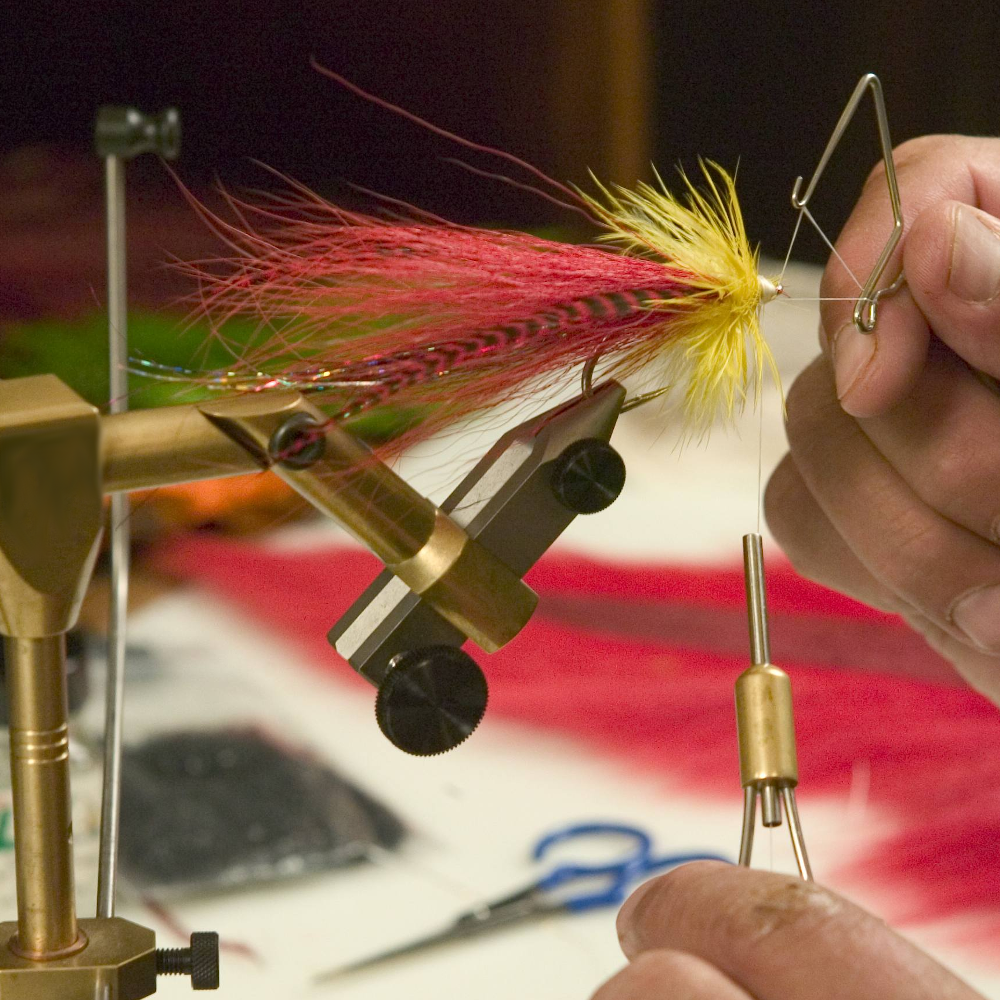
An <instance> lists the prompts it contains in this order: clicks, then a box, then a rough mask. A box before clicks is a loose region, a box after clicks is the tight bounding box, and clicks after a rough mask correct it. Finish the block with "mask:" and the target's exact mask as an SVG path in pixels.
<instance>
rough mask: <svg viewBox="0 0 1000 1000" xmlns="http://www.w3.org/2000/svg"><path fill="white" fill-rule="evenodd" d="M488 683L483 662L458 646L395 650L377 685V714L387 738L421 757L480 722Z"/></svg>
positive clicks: (439, 750)
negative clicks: (387, 669)
mask: <svg viewBox="0 0 1000 1000" xmlns="http://www.w3.org/2000/svg"><path fill="white" fill-rule="evenodd" d="M488 698H489V689H488V688H487V686H486V678H485V677H484V676H483V672H482V670H480V669H479V664H478V663H476V661H475V660H474V659H473V658H472V657H471V656H469V654H468V653H465V652H463V651H462V650H461V649H458V648H456V647H455V646H424V647H423V648H421V649H411V650H410V651H409V652H406V653H401V654H400V655H399V656H397V657H396V658H395V660H394V662H393V664H392V666H391V667H390V668H389V672H388V673H387V674H386V676H385V678H384V679H383V681H382V683H381V684H380V685H379V689H378V697H377V698H376V699H375V718H376V719H377V720H378V725H379V729H381V730H382V732H383V733H384V734H385V736H386V738H387V739H388V740H389V741H390V742H391V743H393V744H394V745H395V746H397V747H399V749H400V750H405V751H406V753H411V754H414V755H416V756H418V757H430V756H433V755H434V754H439V753H444V752H445V751H446V750H451V749H453V748H454V747H457V746H458V745H459V743H461V742H462V741H463V740H465V738H466V737H467V736H468V735H469V734H470V733H471V732H472V731H473V730H474V729H475V728H476V726H478V725H479V723H480V720H481V719H482V717H483V715H484V714H485V712H486V702H487V699H488Z"/></svg>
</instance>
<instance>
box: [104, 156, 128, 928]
mask: <svg viewBox="0 0 1000 1000" xmlns="http://www.w3.org/2000/svg"><path fill="white" fill-rule="evenodd" d="M105 183H106V194H107V247H108V357H109V367H110V371H109V375H110V388H111V392H110V403H109V410H110V412H111V413H122V412H124V410H125V409H126V408H127V405H128V373H127V370H126V364H127V362H128V311H127V310H128V300H127V293H126V255H125V161H124V160H123V159H122V158H120V157H118V156H108V157H107V158H106V159H105ZM110 516H111V531H110V535H111V611H110V617H109V621H108V666H107V684H106V688H105V718H104V788H103V794H102V798H101V839H100V849H99V856H98V868H97V916H98V917H113V916H114V915H115V887H116V881H117V875H118V832H119V822H120V820H119V817H120V810H121V766H122V712H123V708H124V693H125V622H126V617H127V608H128V573H129V546H130V531H129V498H128V494H127V493H115V494H113V495H112V497H111V515H110Z"/></svg>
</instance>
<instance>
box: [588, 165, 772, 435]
mask: <svg viewBox="0 0 1000 1000" xmlns="http://www.w3.org/2000/svg"><path fill="white" fill-rule="evenodd" d="M699 165H700V167H701V171H702V174H703V175H704V181H705V189H704V190H701V189H699V188H698V187H696V186H695V185H694V184H693V183H692V182H691V180H690V179H689V178H688V177H687V175H686V174H684V173H683V171H682V172H681V181H682V185H683V187H682V194H681V195H680V196H677V195H674V194H672V193H671V192H670V191H669V190H668V189H667V187H666V185H665V184H664V183H663V180H662V179H661V178H660V176H659V174H657V175H656V186H654V185H651V184H646V183H640V184H639V185H638V187H637V188H636V189H635V190H630V189H627V188H623V187H618V186H615V187H613V188H608V187H606V186H604V185H603V184H601V183H600V182H599V181H598V182H596V183H597V186H598V188H599V190H600V197H596V198H595V197H592V196H590V195H587V194H585V193H583V192H581V194H582V196H583V197H584V198H585V200H586V201H587V203H588V205H589V206H590V208H591V209H592V210H593V211H594V212H595V213H596V214H597V215H598V216H599V217H600V219H601V221H602V222H603V223H604V224H605V226H606V227H607V231H606V232H605V233H604V234H603V235H602V236H601V239H602V240H605V241H608V242H613V243H616V244H617V245H618V246H620V247H621V248H622V249H623V250H624V251H625V252H626V253H630V254H641V255H643V256H645V257H650V258H652V259H654V260H662V261H663V264H664V266H665V268H666V269H667V270H668V271H669V272H670V274H671V276H673V277H676V278H677V280H678V281H680V282H681V283H682V284H683V285H684V286H685V288H686V290H685V291H684V292H683V294H678V295H677V296H676V297H671V298H669V299H663V300H658V301H656V302H651V303H650V306H651V307H652V308H662V309H664V310H668V311H669V315H668V316H665V317H664V334H665V335H664V337H663V338H662V339H660V338H652V339H651V340H650V341H648V342H647V343H646V344H644V345H643V347H642V348H641V350H642V352H643V355H644V356H643V357H642V358H631V359H630V361H633V362H638V363H639V364H641V365H642V366H643V367H645V366H647V365H649V366H658V367H659V368H660V370H661V372H662V373H663V377H665V380H666V381H665V383H663V384H662V385H661V387H660V388H658V389H657V390H655V391H654V392H653V393H649V394H648V396H650V397H652V396H653V395H659V394H660V393H664V392H667V391H668V390H669V389H670V388H671V387H673V386H684V402H683V409H684V422H685V426H686V430H687V432H688V433H690V434H693V435H695V436H698V435H701V434H704V433H705V432H706V431H707V430H708V428H709V427H710V426H711V425H712V424H713V423H714V422H715V421H716V420H717V419H719V418H721V419H723V420H727V421H732V420H733V418H734V417H735V416H736V415H737V414H738V413H740V412H741V411H742V409H743V406H744V405H745V403H746V400H747V398H748V395H749V392H750V382H751V375H752V377H753V395H754V396H755V397H756V395H757V393H758V392H759V391H760V388H761V384H762V380H763V371H764V367H765V365H766V366H767V367H768V368H769V369H770V371H771V373H772V375H773V377H774V380H775V383H776V384H777V385H779V390H780V381H779V377H778V371H777V367H776V365H775V363H774V358H773V357H772V355H771V351H770V349H769V348H768V345H767V342H766V341H765V340H764V336H763V334H762V332H761V323H760V312H761V306H762V305H763V303H764V289H765V288H770V289H774V287H775V286H774V284H773V283H771V282H767V283H766V284H764V283H762V280H761V278H760V276H759V272H758V251H757V249H756V248H754V247H751V245H750V241H749V240H748V239H747V234H746V229H745V228H744V225H743V216H742V213H741V212H740V206H739V202H738V200H737V197H736V184H735V182H734V179H733V177H732V176H731V175H730V174H729V173H728V172H727V171H726V170H725V169H724V168H723V167H721V166H719V165H718V164H716V163H713V162H711V161H699ZM595 181H596V179H595ZM773 294H774V293H773V292H772V294H771V296H770V297H773ZM637 367H638V365H637Z"/></svg>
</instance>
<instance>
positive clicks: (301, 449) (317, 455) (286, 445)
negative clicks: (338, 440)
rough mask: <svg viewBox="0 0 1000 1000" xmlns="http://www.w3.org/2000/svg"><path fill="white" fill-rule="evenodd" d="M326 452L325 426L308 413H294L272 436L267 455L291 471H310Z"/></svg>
mask: <svg viewBox="0 0 1000 1000" xmlns="http://www.w3.org/2000/svg"><path fill="white" fill-rule="evenodd" d="M325 452H326V434H325V428H324V427H323V425H322V424H321V423H320V422H319V421H318V420H316V419H315V418H314V417H312V416H311V415H310V414H308V413H294V414H292V416H290V417H289V418H288V419H287V420H286V421H285V422H284V423H283V424H282V425H281V426H280V427H279V428H278V429H277V430H276V431H275V432H274V434H272V435H271V440H270V441H269V442H268V445H267V453H268V455H269V456H270V458H271V460H272V461H273V462H281V464H282V465H287V466H288V467H289V468H290V469H308V468H309V466H310V465H313V464H314V463H315V462H318V461H319V460H320V459H321V458H322V457H323V455H324V454H325Z"/></svg>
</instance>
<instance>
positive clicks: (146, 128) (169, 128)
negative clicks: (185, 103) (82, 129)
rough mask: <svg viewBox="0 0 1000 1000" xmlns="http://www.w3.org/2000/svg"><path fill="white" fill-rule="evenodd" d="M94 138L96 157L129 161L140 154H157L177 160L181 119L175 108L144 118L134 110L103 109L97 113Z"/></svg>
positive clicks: (108, 107)
mask: <svg viewBox="0 0 1000 1000" xmlns="http://www.w3.org/2000/svg"><path fill="white" fill-rule="evenodd" d="M94 136H95V143H96V146H97V154H98V156H118V157H121V158H122V159H125V160H131V159H132V158H133V157H135V156H141V155H142V154H143V153H158V154H159V155H160V156H162V157H163V158H164V159H165V160H176V159H177V156H178V154H179V153H180V148H181V119H180V115H179V114H178V113H177V109H176V108H167V109H166V110H165V111H161V112H160V113H159V114H157V115H144V114H143V113H142V112H141V111H137V110H136V109H135V108H123V107H113V106H105V107H103V108H100V109H99V110H98V112H97V125H96V127H95V133H94Z"/></svg>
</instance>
